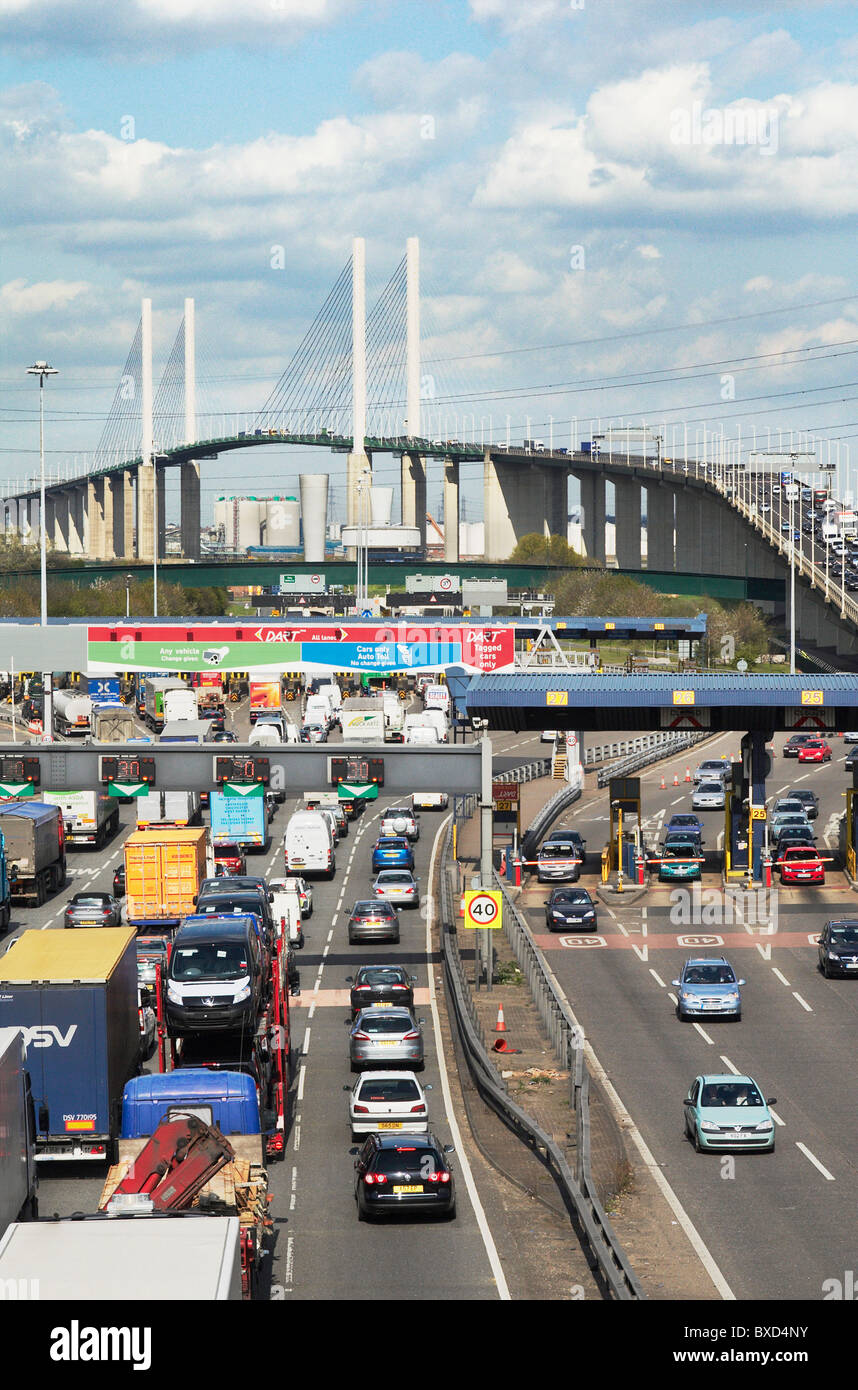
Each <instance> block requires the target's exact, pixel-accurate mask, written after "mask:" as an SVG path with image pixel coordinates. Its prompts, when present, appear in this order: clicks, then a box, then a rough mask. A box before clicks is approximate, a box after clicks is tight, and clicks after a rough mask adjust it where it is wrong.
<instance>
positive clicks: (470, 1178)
mask: <svg viewBox="0 0 858 1390" xmlns="http://www.w3.org/2000/svg"><path fill="white" fill-rule="evenodd" d="M450 819H451V818H450V816H445V818H444V820H443V821H442V822H441V825H440V826H439V827H438V831H437V833H436V835H435V840H434V843H433V845H432V856H431V858H430V861H429V892H428V893H427V895H426V960H427V962H428V966H429V970H428V974H429V1007H430V1008H431V1010H432V1024H433V1027H434V1029H435V1042H436V1049H435V1050H436V1052H437V1055H438V1070H439V1071H440V1073H441V1091H442V1093H443V1096H444V1104H445V1106H446V1108H447V1123H448V1124H449V1126H450V1132H451V1134H452V1136H453V1143H454V1144H455V1146H456V1153H457V1154H458V1156H459V1162H460V1164H461V1170H462V1177H463V1178H464V1180H465V1187H466V1188H467V1190H468V1196H469V1197H470V1199H471V1206H472V1207H473V1209H474V1215H475V1216H476V1218H477V1226H478V1227H479V1231H480V1235H481V1236H482V1238H483V1245H484V1246H485V1251H486V1255H487V1256H488V1261H489V1265H490V1267H491V1271H492V1274H493V1275H494V1278H495V1283H496V1284H497V1290H498V1296H499V1298H501V1299H502V1300H503V1301H504V1302H510V1301H511V1295H510V1291H509V1286H508V1285H507V1282H506V1275H505V1274H504V1272H503V1265H502V1264H501V1261H500V1256H499V1254H498V1251H497V1246H496V1245H495V1242H494V1239H493V1237H492V1233H491V1231H490V1229H489V1223H488V1221H487V1220H486V1214H485V1211H484V1210H483V1204H482V1202H481V1201H480V1195H479V1193H478V1191H477V1184H476V1182H475V1181H474V1175H473V1173H472V1171H471V1165H470V1163H469V1161H468V1155H467V1154H466V1152H465V1147H464V1145H463V1143H462V1136H461V1133H460V1132H459V1126H458V1123H457V1120H456V1116H455V1113H454V1111H453V1097H452V1095H451V1094H450V1081H449V1078H448V1075H447V1062H446V1059H445V1057H444V1050H443V1048H442V1047H441V1046H440V1045H439V1044H440V1039H441V1018H440V1015H439V1013H438V1001H437V998H436V995H435V977H434V974H433V969H432V914H433V912H434V908H435V902H434V898H433V895H432V886H433V884H434V882H435V856H436V854H437V852H438V846H439V844H440V843H441V836H442V835H443V834H444V831H445V828H446V825H447V822H448V821H449V820H450Z"/></svg>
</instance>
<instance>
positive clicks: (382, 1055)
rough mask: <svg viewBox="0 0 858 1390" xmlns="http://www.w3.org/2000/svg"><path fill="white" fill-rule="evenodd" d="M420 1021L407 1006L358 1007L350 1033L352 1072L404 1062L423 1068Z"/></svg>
mask: <svg viewBox="0 0 858 1390" xmlns="http://www.w3.org/2000/svg"><path fill="white" fill-rule="evenodd" d="M422 1022H423V1020H422V1019H420V1020H419V1021H418V1020H417V1019H415V1017H414V1015H413V1013H412V1012H411V1010H410V1009H378V1008H376V1009H361V1011H360V1013H359V1014H358V1016H357V1018H356V1019H355V1021H354V1023H353V1024H352V1025H351V1030H350V1032H349V1057H350V1060H351V1064H352V1071H360V1069H361V1067H372V1066H376V1067H379V1066H384V1067H388V1066H390V1064H391V1063H392V1062H404V1063H406V1064H407V1065H408V1066H409V1067H412V1068H413V1070H414V1071H422V1070H423V1030H422V1028H421V1026H420V1025H421V1024H422Z"/></svg>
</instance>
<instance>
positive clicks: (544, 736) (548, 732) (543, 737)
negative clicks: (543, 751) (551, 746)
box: [539, 729, 557, 743]
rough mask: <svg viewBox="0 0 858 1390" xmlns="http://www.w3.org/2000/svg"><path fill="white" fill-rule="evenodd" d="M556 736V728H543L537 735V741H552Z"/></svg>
mask: <svg viewBox="0 0 858 1390" xmlns="http://www.w3.org/2000/svg"><path fill="white" fill-rule="evenodd" d="M556 738H557V730H556V729H543V730H542V733H541V734H540V735H539V742H540V743H553V742H554V740H555V739H556Z"/></svg>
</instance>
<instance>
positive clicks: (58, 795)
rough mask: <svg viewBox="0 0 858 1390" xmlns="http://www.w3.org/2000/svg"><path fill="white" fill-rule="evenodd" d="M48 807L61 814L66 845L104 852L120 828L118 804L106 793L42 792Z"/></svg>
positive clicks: (113, 797) (114, 798)
mask: <svg viewBox="0 0 858 1390" xmlns="http://www.w3.org/2000/svg"><path fill="white" fill-rule="evenodd" d="M43 797H44V801H45V804H46V805H48V806H58V807H59V809H60V811H61V812H62V817H63V825H64V827H65V839H66V844H67V845H94V846H95V848H96V849H102V848H103V847H104V845H105V843H106V842H107V840H108V839H109V838H110V836H111V835H115V834H116V832H117V830H118V829H119V804H118V802H117V799H116V797H115V796H105V795H104V793H103V792H43Z"/></svg>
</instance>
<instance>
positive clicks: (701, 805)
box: [691, 777, 724, 811]
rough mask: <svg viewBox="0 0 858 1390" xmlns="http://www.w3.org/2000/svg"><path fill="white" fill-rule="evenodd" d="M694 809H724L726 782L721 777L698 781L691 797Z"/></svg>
mask: <svg viewBox="0 0 858 1390" xmlns="http://www.w3.org/2000/svg"><path fill="white" fill-rule="evenodd" d="M691 809H692V811H723V810H724V783H723V782H722V781H721V779H720V777H718V778H713V779H712V781H711V782H698V784H697V786H696V787H695V788H694V792H693V794H692V797H691Z"/></svg>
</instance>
